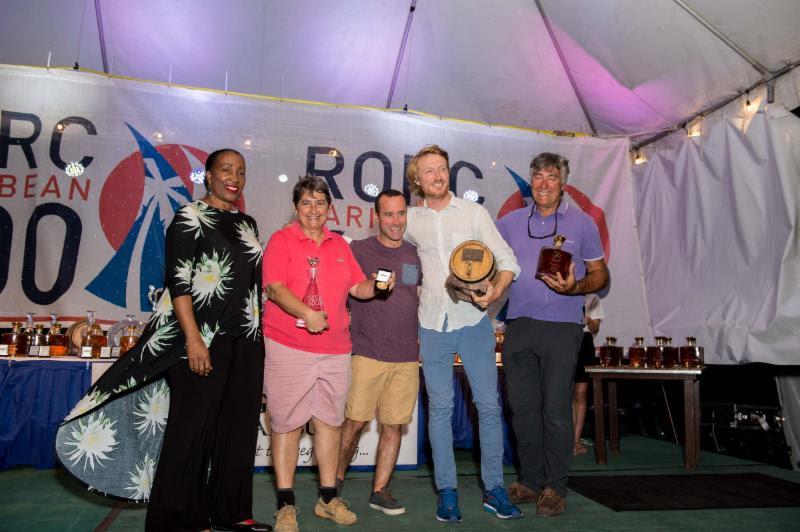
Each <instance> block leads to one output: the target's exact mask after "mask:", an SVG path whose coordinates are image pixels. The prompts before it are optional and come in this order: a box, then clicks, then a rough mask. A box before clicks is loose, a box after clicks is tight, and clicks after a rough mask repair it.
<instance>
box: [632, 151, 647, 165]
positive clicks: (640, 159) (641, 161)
mask: <svg viewBox="0 0 800 532" xmlns="http://www.w3.org/2000/svg"><path fill="white" fill-rule="evenodd" d="M646 162H647V157H645V156H644V155H643V154H642V151H641V150H640V149H638V148H637V149H636V153H635V157H634V159H633V164H644V163H646Z"/></svg>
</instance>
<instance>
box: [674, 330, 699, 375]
mask: <svg viewBox="0 0 800 532" xmlns="http://www.w3.org/2000/svg"><path fill="white" fill-rule="evenodd" d="M678 352H679V356H680V362H681V366H683V367H684V368H702V367H703V348H702V347H700V346H699V345H697V338H695V337H694V336H687V337H686V345H684V346H681V347H680V348H679V349H678Z"/></svg>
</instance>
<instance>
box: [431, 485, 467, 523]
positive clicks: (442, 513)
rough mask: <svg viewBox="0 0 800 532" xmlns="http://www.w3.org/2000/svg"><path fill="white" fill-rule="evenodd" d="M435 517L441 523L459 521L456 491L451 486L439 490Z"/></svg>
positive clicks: (459, 512)
mask: <svg viewBox="0 0 800 532" xmlns="http://www.w3.org/2000/svg"><path fill="white" fill-rule="evenodd" d="M436 519H438V520H439V521H441V522H442V523H460V522H461V510H459V509H458V492H457V491H456V490H455V489H453V488H445V489H443V490H440V491H439V502H438V503H437V504H436Z"/></svg>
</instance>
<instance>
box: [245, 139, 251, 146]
mask: <svg viewBox="0 0 800 532" xmlns="http://www.w3.org/2000/svg"><path fill="white" fill-rule="evenodd" d="M252 145H253V141H252V140H250V139H246V140H245V141H244V146H245V148H249V147H250V146H252Z"/></svg>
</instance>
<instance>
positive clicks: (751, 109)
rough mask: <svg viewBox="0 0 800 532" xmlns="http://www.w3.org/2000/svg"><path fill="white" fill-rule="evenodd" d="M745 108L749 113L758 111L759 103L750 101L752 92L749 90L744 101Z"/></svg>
mask: <svg viewBox="0 0 800 532" xmlns="http://www.w3.org/2000/svg"><path fill="white" fill-rule="evenodd" d="M744 109H745V111H747V112H748V113H755V112H756V111H758V104H757V103H754V102H751V101H750V92H749V91H748V92H747V99H746V100H745V103H744Z"/></svg>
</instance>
